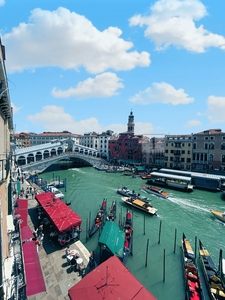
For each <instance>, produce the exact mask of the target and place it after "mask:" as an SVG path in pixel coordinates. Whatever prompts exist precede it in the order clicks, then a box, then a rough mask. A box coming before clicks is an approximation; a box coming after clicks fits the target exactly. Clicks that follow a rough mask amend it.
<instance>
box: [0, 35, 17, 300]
mask: <svg viewBox="0 0 225 300" xmlns="http://www.w3.org/2000/svg"><path fill="white" fill-rule="evenodd" d="M5 59H6V58H5V47H4V46H3V45H2V43H1V40H0V136H1V143H0V211H1V218H0V240H1V243H0V263H1V269H0V299H3V298H4V295H5V294H6V292H7V289H9V288H10V286H11V284H12V279H13V278H14V277H11V276H12V275H11V274H12V264H13V257H11V256H12V255H11V246H10V245H11V244H10V235H11V231H12V230H13V227H14V226H13V219H12V197H11V181H10V180H11V179H10V178H11V163H12V155H11V143H12V137H13V116H12V108H11V103H10V97H9V88H8V80H7V75H6V69H5Z"/></svg>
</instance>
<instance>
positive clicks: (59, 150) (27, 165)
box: [14, 139, 107, 172]
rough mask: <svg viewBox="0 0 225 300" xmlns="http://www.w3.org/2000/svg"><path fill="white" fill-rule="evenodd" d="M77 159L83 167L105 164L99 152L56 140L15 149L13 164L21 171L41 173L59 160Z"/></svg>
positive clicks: (66, 141) (70, 141) (70, 142)
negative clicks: (20, 168)
mask: <svg viewBox="0 0 225 300" xmlns="http://www.w3.org/2000/svg"><path fill="white" fill-rule="evenodd" d="M73 159H78V160H80V161H81V162H83V164H84V165H85V164H86V165H94V164H99V163H104V164H106V163H107V162H106V160H105V159H103V158H102V157H101V155H100V153H99V151H97V150H95V149H93V148H88V147H85V146H82V145H79V144H76V143H75V142H74V141H73V140H70V139H69V140H68V139H65V140H56V141H52V142H50V143H45V144H40V145H36V146H32V147H26V148H20V149H16V150H15V153H14V160H15V163H16V164H17V165H18V166H20V167H22V169H23V171H31V172H32V171H39V172H43V171H44V170H45V169H47V168H48V167H49V166H50V165H52V164H55V163H57V162H59V161H61V160H63V161H65V160H73Z"/></svg>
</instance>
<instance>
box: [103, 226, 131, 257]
mask: <svg viewBox="0 0 225 300" xmlns="http://www.w3.org/2000/svg"><path fill="white" fill-rule="evenodd" d="M124 239H125V233H124V231H122V230H120V229H119V227H118V225H116V224H115V223H114V222H110V221H106V223H105V225H104V227H103V230H102V233H101V236H100V238H99V241H98V243H99V245H101V246H106V247H107V248H108V249H109V250H110V252H111V253H112V254H113V255H116V256H118V257H119V258H123V246H124Z"/></svg>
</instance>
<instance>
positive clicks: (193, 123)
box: [185, 120, 202, 127]
mask: <svg viewBox="0 0 225 300" xmlns="http://www.w3.org/2000/svg"><path fill="white" fill-rule="evenodd" d="M200 125H202V123H201V121H199V120H190V121H188V122H187V123H186V124H185V127H196V126H200Z"/></svg>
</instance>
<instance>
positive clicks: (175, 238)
mask: <svg viewBox="0 0 225 300" xmlns="http://www.w3.org/2000/svg"><path fill="white" fill-rule="evenodd" d="M176 243H177V229H176V228H175V236H174V247H173V252H174V253H176Z"/></svg>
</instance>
